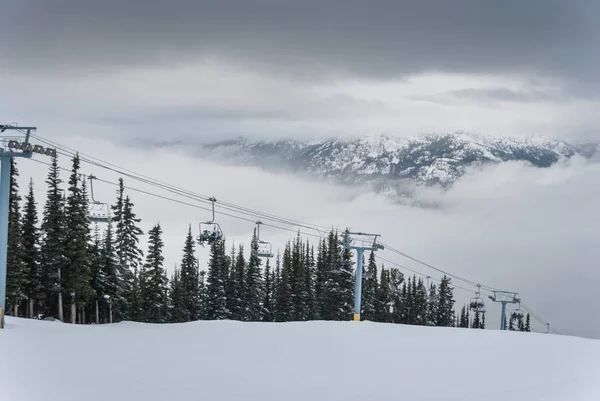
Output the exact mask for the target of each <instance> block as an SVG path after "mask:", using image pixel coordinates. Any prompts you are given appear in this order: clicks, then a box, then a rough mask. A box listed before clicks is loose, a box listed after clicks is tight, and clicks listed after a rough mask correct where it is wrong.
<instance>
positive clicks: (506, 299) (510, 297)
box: [490, 291, 521, 330]
mask: <svg viewBox="0 0 600 401" xmlns="http://www.w3.org/2000/svg"><path fill="white" fill-rule="evenodd" d="M517 295H519V294H518V293H516V292H507V291H494V295H493V296H491V295H490V299H491V300H492V301H494V302H500V303H501V304H502V315H501V316H500V330H504V325H505V324H506V304H516V303H517V302H521V300H520V299H519V298H517Z"/></svg>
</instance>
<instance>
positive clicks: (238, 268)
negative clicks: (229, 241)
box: [227, 245, 247, 321]
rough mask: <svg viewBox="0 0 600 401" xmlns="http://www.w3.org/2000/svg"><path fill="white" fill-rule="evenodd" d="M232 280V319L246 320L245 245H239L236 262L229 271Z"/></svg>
mask: <svg viewBox="0 0 600 401" xmlns="http://www.w3.org/2000/svg"><path fill="white" fill-rule="evenodd" d="M229 281H230V285H229V286H230V288H231V290H230V291H231V292H230V297H231V299H228V302H227V303H228V305H229V311H230V313H231V319H233V320H239V321H244V320H246V305H247V301H246V296H247V288H246V258H245V257H244V247H243V246H242V245H240V246H239V248H238V252H237V255H236V257H235V264H234V265H233V268H232V269H231V271H230V273H229Z"/></svg>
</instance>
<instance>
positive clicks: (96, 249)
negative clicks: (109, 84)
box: [7, 155, 529, 331]
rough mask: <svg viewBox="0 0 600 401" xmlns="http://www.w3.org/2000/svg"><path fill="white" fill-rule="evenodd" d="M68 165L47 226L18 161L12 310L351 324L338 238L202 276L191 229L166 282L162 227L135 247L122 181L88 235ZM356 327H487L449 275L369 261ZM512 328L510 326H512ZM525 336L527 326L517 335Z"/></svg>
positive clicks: (291, 245) (346, 268) (13, 190)
mask: <svg viewBox="0 0 600 401" xmlns="http://www.w3.org/2000/svg"><path fill="white" fill-rule="evenodd" d="M71 161H72V168H71V173H70V175H69V177H68V181H67V182H66V184H67V189H66V191H64V190H63V189H61V186H62V184H63V180H62V179H61V177H60V169H59V167H58V158H57V157H56V156H55V157H53V158H52V162H51V165H50V168H49V170H48V175H47V178H46V181H45V183H46V186H47V191H46V199H45V203H44V207H43V213H42V221H41V222H39V221H38V210H37V208H38V205H37V203H36V200H35V197H34V190H33V189H34V187H33V181H32V180H30V183H29V188H28V192H27V195H26V196H25V198H24V199H22V197H21V195H20V193H19V186H18V183H17V177H18V174H19V173H18V169H17V166H16V163H14V161H13V169H12V175H11V183H10V211H9V241H8V255H7V256H8V262H7V312H8V313H9V314H12V315H14V316H28V317H32V318H33V317H37V316H40V315H41V316H45V317H53V318H56V319H59V320H61V321H70V322H73V323H81V324H90V323H106V322H109V321H111V320H112V321H113V322H118V321H123V320H131V321H138V322H148V323H169V322H173V323H178V322H189V321H194V320H201V319H202V320H217V319H232V320H240V321H264V322H287V321H306V320H350V319H352V316H353V309H354V285H355V276H354V274H355V273H354V270H355V267H354V265H355V262H354V261H353V256H352V253H351V252H350V251H349V250H347V249H344V248H343V246H342V244H341V241H340V235H339V234H340V233H338V232H336V231H335V230H333V229H332V230H331V231H330V232H329V233H328V235H327V236H326V237H325V238H322V239H319V240H318V241H316V242H314V243H311V242H310V241H309V240H308V239H305V238H302V237H301V236H300V234H299V233H298V234H297V235H296V236H295V237H294V238H292V239H290V240H289V241H288V242H287V243H286V245H285V247H284V249H283V250H282V251H280V252H278V253H277V255H276V257H275V258H274V259H266V260H263V259H261V258H260V257H259V256H258V255H257V251H258V246H259V243H258V240H257V238H256V231H255V232H254V234H253V236H252V239H251V241H250V246H249V252H245V247H244V245H243V244H237V245H235V244H231V246H228V244H227V241H226V239H223V240H222V241H219V242H217V243H215V244H213V245H212V246H211V247H210V249H209V250H208V252H209V261H208V266H207V267H206V269H201V268H200V265H199V262H198V259H197V258H196V256H195V252H196V249H195V248H196V242H195V239H194V236H193V235H192V229H191V225H190V226H189V227H188V230H187V235H186V237H185V241H184V243H183V248H182V258H181V262H180V263H179V264H178V265H177V266H176V267H175V269H174V271H173V273H172V274H171V275H170V277H168V276H167V272H166V270H165V267H164V256H163V251H164V243H163V240H162V235H163V231H162V228H161V226H160V224H159V223H157V224H156V225H154V226H153V227H152V228H151V229H150V230H149V231H148V233H147V237H148V241H147V242H148V247H147V250H146V252H145V253H144V252H143V251H142V249H140V246H139V239H140V236H142V235H144V234H145V233H144V232H143V230H142V229H141V228H140V221H141V219H140V218H138V217H137V215H136V213H135V211H134V206H135V205H134V203H133V201H132V199H131V198H130V197H129V196H128V195H127V194H126V193H125V188H124V184H123V180H122V179H120V180H119V185H118V188H117V193H116V199H115V201H114V203H113V204H112V205H111V206H110V209H111V215H112V216H111V221H110V222H108V223H106V224H103V225H102V226H103V227H102V229H101V228H100V225H98V224H95V225H92V224H91V222H90V219H89V215H88V212H89V208H90V200H89V198H88V194H87V188H86V181H85V179H84V178H82V175H81V173H80V160H79V156H78V155H75V156H74V157H73V159H72V160H71ZM363 277H364V278H363V279H364V282H363V292H362V311H361V318H362V319H364V320H370V321H376V322H387V323H403V324H412V325H424V326H447V327H472V328H480V329H484V328H485V314H481V316H480V314H479V313H476V314H475V315H474V318H473V319H470V317H469V310H468V309H467V308H466V306H463V307H462V309H461V312H460V316H457V313H456V312H455V309H454V308H455V300H454V293H453V291H454V288H453V287H452V283H451V279H450V278H449V277H447V276H444V277H443V278H442V279H441V280H440V283H439V284H435V283H432V284H429V285H426V284H425V283H424V282H423V280H422V279H421V278H418V279H417V277H416V276H412V277H410V276H408V277H406V276H405V275H404V274H403V273H402V272H401V271H400V270H398V269H397V268H394V267H391V268H386V267H385V266H384V265H383V264H381V265H379V266H378V264H377V261H376V257H375V254H374V253H373V252H372V253H370V254H369V255H368V260H366V261H365V263H363ZM510 325H511V327H510V329H515V328H514V327H513V319H510ZM516 329H518V330H521V331H529V316H527V320H526V324H525V323H523V322H522V319H520V320H519V321H518V322H517V328H516Z"/></svg>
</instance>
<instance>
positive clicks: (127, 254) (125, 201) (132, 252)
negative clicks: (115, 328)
mask: <svg viewBox="0 0 600 401" xmlns="http://www.w3.org/2000/svg"><path fill="white" fill-rule="evenodd" d="M124 191H125V187H124V184H123V179H122V178H120V179H119V188H118V189H117V201H116V203H115V204H114V205H113V206H112V207H111V209H112V215H113V218H112V219H113V221H115V223H116V226H115V250H116V255H117V261H118V263H117V269H118V276H119V286H120V288H119V289H118V293H119V300H120V302H119V303H118V305H117V308H118V313H119V315H120V316H121V318H122V319H131V320H136V321H141V320H142V299H141V292H140V285H139V274H140V268H141V266H142V260H143V253H142V250H141V249H140V248H139V236H140V235H143V233H144V232H143V231H142V230H141V229H140V228H139V226H138V224H139V223H140V221H141V220H140V219H139V218H137V216H136V214H135V212H134V211H133V207H134V204H133V202H132V201H131V199H130V198H129V196H125V194H124Z"/></svg>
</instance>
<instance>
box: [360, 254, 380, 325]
mask: <svg viewBox="0 0 600 401" xmlns="http://www.w3.org/2000/svg"><path fill="white" fill-rule="evenodd" d="M364 284H365V285H364V287H363V293H362V298H363V302H362V315H363V319H364V320H371V321H375V320H376V318H377V317H376V315H377V309H376V305H377V290H378V288H377V263H376V262H375V252H371V254H370V255H369V263H368V265H367V278H366V279H365V281H364Z"/></svg>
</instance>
